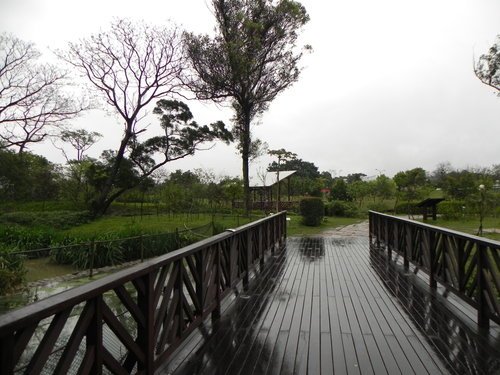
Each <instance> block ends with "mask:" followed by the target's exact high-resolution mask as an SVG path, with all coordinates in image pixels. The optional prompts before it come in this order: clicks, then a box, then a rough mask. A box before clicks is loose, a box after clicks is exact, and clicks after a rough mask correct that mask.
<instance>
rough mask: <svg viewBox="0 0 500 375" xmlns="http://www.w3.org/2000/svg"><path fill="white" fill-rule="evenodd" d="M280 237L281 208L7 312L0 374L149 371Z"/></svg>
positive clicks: (0, 324)
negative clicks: (262, 217)
mask: <svg viewBox="0 0 500 375" xmlns="http://www.w3.org/2000/svg"><path fill="white" fill-rule="evenodd" d="M285 237H286V213H285V212H282V213H279V214H276V215H273V216H269V217H267V218H264V219H261V220H258V221H255V222H252V223H250V224H247V225H244V226H242V227H239V228H237V229H234V230H229V231H226V232H224V233H221V234H218V235H216V236H213V237H211V238H208V239H205V240H202V241H200V242H197V243H195V244H192V245H189V246H187V247H185V248H182V249H179V250H177V251H173V252H171V253H169V254H166V255H163V256H161V257H158V258H154V259H150V260H147V261H145V262H144V263H142V264H139V265H136V266H133V267H130V268H128V269H125V270H122V271H119V272H117V273H115V274H113V275H110V276H107V277H104V278H102V279H100V280H96V281H94V282H92V283H89V284H86V285H84V286H81V287H77V288H74V289H71V290H68V291H66V292H63V293H60V294H58V295H54V296H52V297H49V298H47V299H45V300H41V301H39V302H37V303H34V304H32V305H29V306H26V307H24V308H21V309H19V310H17V311H13V312H10V313H8V314H5V315H3V316H2V317H1V319H0V373H2V374H13V373H29V374H38V373H41V372H43V373H56V374H66V373H83V374H89V373H90V374H101V373H103V371H104V369H105V371H106V372H108V373H113V374H123V373H132V372H137V373H146V374H152V373H154V371H155V370H156V369H157V368H158V367H159V366H161V364H162V363H163V362H164V361H165V360H166V359H168V357H169V356H170V354H171V353H172V352H173V351H174V350H175V349H176V348H177V347H178V346H179V345H180V343H181V342H182V341H183V340H184V339H185V338H186V337H187V336H188V335H189V334H190V332H192V331H193V330H194V329H195V328H197V327H199V326H200V325H201V324H202V323H203V321H204V319H205V318H207V317H208V316H209V315H210V314H211V315H212V317H214V318H216V317H218V316H219V315H220V308H221V300H222V299H223V298H224V297H225V296H226V295H228V294H229V293H230V292H231V291H232V288H234V287H235V286H236V285H237V284H238V283H239V282H240V281H243V283H245V284H246V283H248V281H249V277H250V274H251V272H252V271H253V270H255V267H256V265H257V264H263V263H264V261H265V259H266V256H267V255H269V253H270V252H271V253H272V252H274V251H275V250H276V249H278V248H279V247H281V246H282V244H283V241H284V239H285Z"/></svg>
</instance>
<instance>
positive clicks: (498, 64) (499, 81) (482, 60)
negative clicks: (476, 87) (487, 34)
mask: <svg viewBox="0 0 500 375" xmlns="http://www.w3.org/2000/svg"><path fill="white" fill-rule="evenodd" d="M474 73H476V76H477V78H479V79H480V80H481V82H483V83H484V84H485V85H488V86H490V87H492V88H494V89H495V90H497V91H499V93H498V94H499V95H500V35H498V36H497V39H496V41H495V43H494V44H493V46H491V48H490V50H489V51H488V53H486V54H484V55H481V57H479V60H478V62H477V63H476V64H475V66H474Z"/></svg>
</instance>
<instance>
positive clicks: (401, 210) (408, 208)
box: [394, 202, 421, 215]
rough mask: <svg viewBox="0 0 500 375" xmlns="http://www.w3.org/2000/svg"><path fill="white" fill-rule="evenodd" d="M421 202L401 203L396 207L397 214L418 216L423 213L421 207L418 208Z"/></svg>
mask: <svg viewBox="0 0 500 375" xmlns="http://www.w3.org/2000/svg"><path fill="white" fill-rule="evenodd" d="M418 203H419V202H401V203H398V204H397V205H396V206H395V207H394V213H395V214H405V215H418V214H420V212H421V209H420V207H417V204H418Z"/></svg>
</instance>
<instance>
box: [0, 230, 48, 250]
mask: <svg viewBox="0 0 500 375" xmlns="http://www.w3.org/2000/svg"><path fill="white" fill-rule="evenodd" d="M54 233H55V232H54V230H51V229H48V228H36V229H31V228H24V227H20V226H15V225H11V226H5V227H0V243H1V244H2V245H4V246H7V247H9V248H11V249H12V250H16V251H24V250H34V249H43V248H47V247H49V246H50V244H51V242H52V238H53V237H54Z"/></svg>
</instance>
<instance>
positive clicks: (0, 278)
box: [0, 249, 26, 295]
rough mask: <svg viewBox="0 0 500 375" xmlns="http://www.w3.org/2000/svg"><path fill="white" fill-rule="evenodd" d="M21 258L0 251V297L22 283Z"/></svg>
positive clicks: (4, 250)
mask: <svg viewBox="0 0 500 375" xmlns="http://www.w3.org/2000/svg"><path fill="white" fill-rule="evenodd" d="M25 274H26V269H25V268H24V262H23V258H22V257H21V256H20V255H17V254H12V253H11V252H10V251H9V250H6V249H0V295H4V294H6V293H8V292H10V291H12V290H14V289H15V288H16V287H18V286H19V285H21V284H22V283H23V282H24V275H25Z"/></svg>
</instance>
